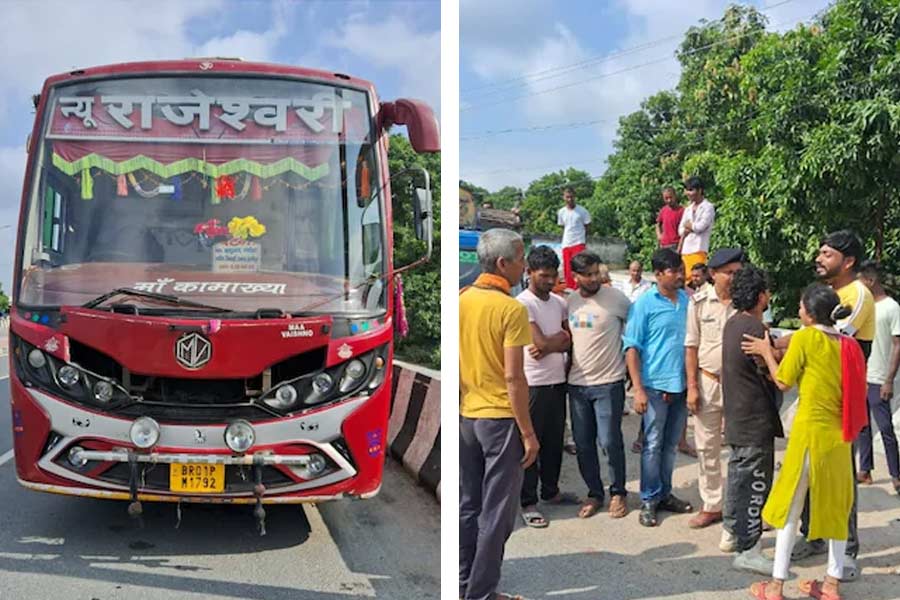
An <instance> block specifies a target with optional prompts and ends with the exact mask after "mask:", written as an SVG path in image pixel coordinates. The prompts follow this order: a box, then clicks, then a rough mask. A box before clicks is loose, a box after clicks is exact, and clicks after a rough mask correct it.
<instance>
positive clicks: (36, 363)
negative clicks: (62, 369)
mask: <svg viewBox="0 0 900 600" xmlns="http://www.w3.org/2000/svg"><path fill="white" fill-rule="evenodd" d="M28 364H29V365H31V366H32V367H34V368H35V369H43V368H44V365H46V364H47V357H46V356H44V353H43V352H41V351H40V350H38V349H37V348H35V349H34V350H32V351H31V352H29V353H28Z"/></svg>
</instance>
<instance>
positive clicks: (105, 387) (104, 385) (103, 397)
mask: <svg viewBox="0 0 900 600" xmlns="http://www.w3.org/2000/svg"><path fill="white" fill-rule="evenodd" d="M113 391H114V389H113V386H112V384H111V383H110V382H108V381H103V380H100V381H98V382H97V383H95V384H94V398H95V399H96V400H97V401H98V402H109V401H110V400H112V397H113Z"/></svg>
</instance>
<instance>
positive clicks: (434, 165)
mask: <svg viewBox="0 0 900 600" xmlns="http://www.w3.org/2000/svg"><path fill="white" fill-rule="evenodd" d="M388 161H389V168H390V171H391V173H394V174H397V175H395V176H393V178H392V180H391V192H392V195H393V219H394V223H393V225H394V265H395V266H397V267H402V266H405V265H408V264H410V263H412V262H413V261H415V260H416V259H417V258H419V257H420V256H422V255H423V254H424V253H425V245H424V243H423V242H421V241H420V240H418V239H417V238H416V236H415V231H414V230H413V226H412V193H413V192H412V190H413V187H414V186H415V185H417V184H418V185H421V176H419V175H418V174H415V173H405V174H401V171H404V170H405V169H409V168H411V167H423V168H425V169H426V170H427V171H428V173H429V175H430V176H431V188H432V192H433V197H434V207H433V214H434V252H433V253H432V256H431V260H429V261H428V262H426V263H425V264H423V265H420V266H418V267H416V268H414V269H411V270H409V271H407V272H406V273H404V274H403V285H404V302H405V304H406V316H407V319H408V321H409V336H408V337H406V338H404V339H398V340H397V343H396V347H395V352H396V353H397V355H398V357H399V358H403V359H405V360H408V361H411V362H415V363H418V364H423V365H425V366H428V367H431V368H434V369H440V368H441V349H440V341H441V278H440V261H441V240H440V231H441V218H440V217H441V156H440V153H437V154H416V152H415V151H413V149H412V146H410V144H409V140H407V139H406V138H405V137H403V136H402V135H392V136H391V143H390V151H389V153H388Z"/></svg>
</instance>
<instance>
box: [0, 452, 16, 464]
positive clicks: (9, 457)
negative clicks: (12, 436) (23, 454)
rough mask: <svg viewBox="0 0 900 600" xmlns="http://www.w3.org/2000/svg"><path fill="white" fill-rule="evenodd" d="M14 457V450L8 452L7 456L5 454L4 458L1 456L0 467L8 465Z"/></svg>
mask: <svg viewBox="0 0 900 600" xmlns="http://www.w3.org/2000/svg"><path fill="white" fill-rule="evenodd" d="M13 456H14V454H13V451H12V450H9V451H8V452H7V453H6V454H4V455H3V456H0V467H2V466H3V465H5V464H6V463H8V462H9V460H10V459H11V458H12V457H13Z"/></svg>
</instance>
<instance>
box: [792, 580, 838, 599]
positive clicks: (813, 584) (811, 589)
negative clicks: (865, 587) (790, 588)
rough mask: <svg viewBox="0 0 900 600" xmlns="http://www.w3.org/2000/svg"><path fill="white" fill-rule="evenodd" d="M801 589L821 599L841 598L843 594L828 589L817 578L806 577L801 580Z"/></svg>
mask: <svg viewBox="0 0 900 600" xmlns="http://www.w3.org/2000/svg"><path fill="white" fill-rule="evenodd" d="M800 591H801V592H803V593H804V594H806V595H807V596H809V597H810V598H817V599H821V600H841V595H840V594H839V593H838V594H835V593H834V592H829V591H826V590H825V588H823V587H822V585H821V584H820V583H819V582H818V581H817V580H816V579H806V580H803V581H801V582H800Z"/></svg>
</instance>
